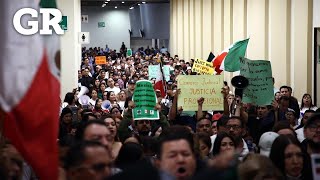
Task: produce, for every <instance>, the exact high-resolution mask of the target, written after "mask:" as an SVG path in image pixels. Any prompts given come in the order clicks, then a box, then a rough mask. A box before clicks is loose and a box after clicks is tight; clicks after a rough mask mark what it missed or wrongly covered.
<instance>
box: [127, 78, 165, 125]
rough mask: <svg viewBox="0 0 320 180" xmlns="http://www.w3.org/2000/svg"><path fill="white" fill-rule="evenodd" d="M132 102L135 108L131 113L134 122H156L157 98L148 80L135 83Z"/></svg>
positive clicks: (157, 113)
mask: <svg viewBox="0 0 320 180" xmlns="http://www.w3.org/2000/svg"><path fill="white" fill-rule="evenodd" d="M132 100H133V102H134V104H135V108H134V109H133V111H132V115H133V119H134V120H158V119H159V112H158V110H155V106H156V103H157V96H156V93H155V92H154V89H153V87H152V83H151V82H150V81H148V80H140V81H138V82H137V83H136V88H135V90H134V93H133V97H132Z"/></svg>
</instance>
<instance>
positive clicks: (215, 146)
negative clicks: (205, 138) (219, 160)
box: [212, 132, 238, 156]
mask: <svg viewBox="0 0 320 180" xmlns="http://www.w3.org/2000/svg"><path fill="white" fill-rule="evenodd" d="M225 137H228V138H230V139H231V141H232V142H233V144H234V147H237V146H238V145H237V142H236V140H235V139H234V137H233V136H231V135H229V134H228V133H226V132H220V133H218V134H217V137H216V139H215V141H214V143H213V149H212V155H213V156H216V155H218V154H219V153H220V146H221V142H222V140H223V139H224V138H225Z"/></svg>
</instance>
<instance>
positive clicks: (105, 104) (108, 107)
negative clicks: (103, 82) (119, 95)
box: [101, 100, 111, 110]
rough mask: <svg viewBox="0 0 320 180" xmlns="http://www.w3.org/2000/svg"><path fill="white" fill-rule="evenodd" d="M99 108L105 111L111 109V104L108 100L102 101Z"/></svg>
mask: <svg viewBox="0 0 320 180" xmlns="http://www.w3.org/2000/svg"><path fill="white" fill-rule="evenodd" d="M101 108H102V109H103V110H107V109H110V108H111V102H110V101H109V100H104V101H103V102H102V104H101Z"/></svg>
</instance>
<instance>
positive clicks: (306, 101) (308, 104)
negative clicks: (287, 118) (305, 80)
mask: <svg viewBox="0 0 320 180" xmlns="http://www.w3.org/2000/svg"><path fill="white" fill-rule="evenodd" d="M317 109H318V108H317V106H315V105H314V104H313V103H312V98H311V95H310V94H308V93H306V94H304V95H303V96H302V100H301V106H300V118H302V117H303V114H304V112H305V111H306V110H314V111H316V110H317Z"/></svg>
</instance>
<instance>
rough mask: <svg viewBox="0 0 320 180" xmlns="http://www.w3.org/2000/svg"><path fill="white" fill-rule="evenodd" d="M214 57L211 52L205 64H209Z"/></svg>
mask: <svg viewBox="0 0 320 180" xmlns="http://www.w3.org/2000/svg"><path fill="white" fill-rule="evenodd" d="M214 57H215V56H214V54H213V53H212V52H210V53H209V56H208V59H207V62H211V61H212V60H213V59H214Z"/></svg>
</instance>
